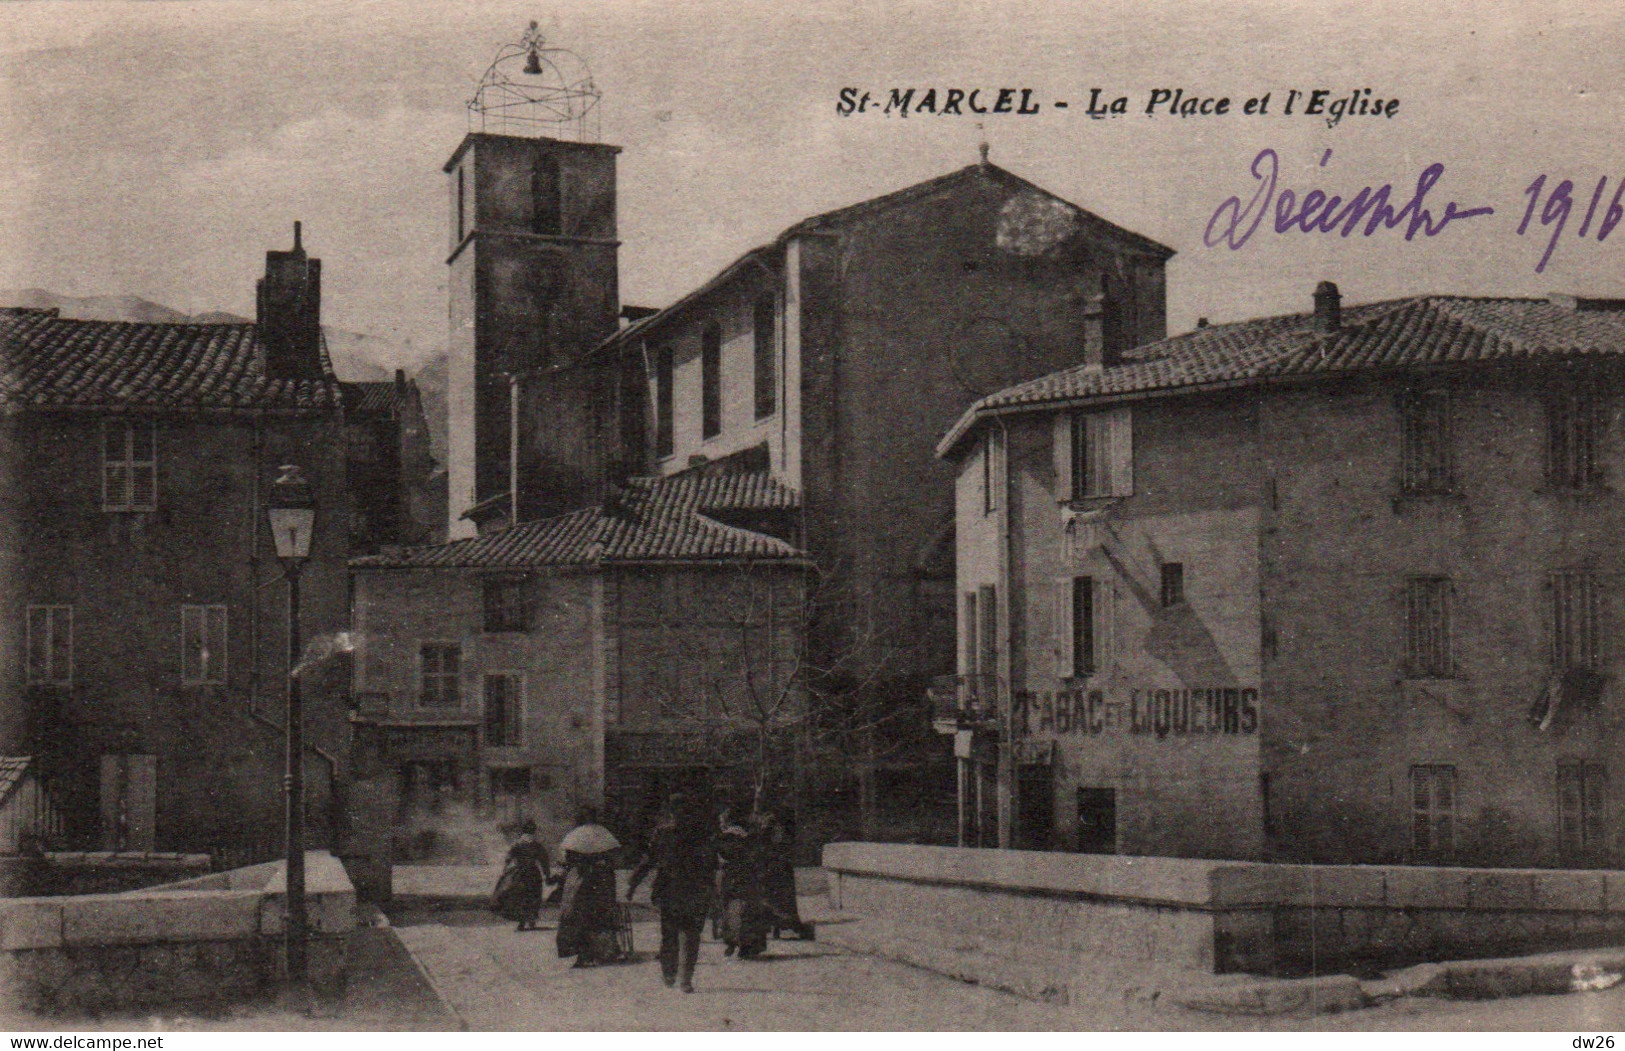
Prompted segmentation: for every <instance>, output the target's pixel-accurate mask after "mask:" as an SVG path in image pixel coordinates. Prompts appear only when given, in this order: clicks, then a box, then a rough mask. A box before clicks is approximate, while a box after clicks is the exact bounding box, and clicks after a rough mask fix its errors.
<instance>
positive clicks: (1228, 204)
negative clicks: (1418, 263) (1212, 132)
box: [1202, 149, 1495, 250]
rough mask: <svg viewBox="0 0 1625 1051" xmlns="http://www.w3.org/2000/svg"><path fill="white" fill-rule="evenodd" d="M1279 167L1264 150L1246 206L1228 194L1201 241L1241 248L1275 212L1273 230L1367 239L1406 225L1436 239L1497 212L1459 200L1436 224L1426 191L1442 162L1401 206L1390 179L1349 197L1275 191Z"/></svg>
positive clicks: (1411, 232)
mask: <svg viewBox="0 0 1625 1051" xmlns="http://www.w3.org/2000/svg"><path fill="white" fill-rule="evenodd" d="M1331 156H1332V151H1331V150H1327V151H1326V152H1325V154H1323V155H1322V156H1321V158H1320V166H1321V167H1323V168H1324V167H1325V166H1326V163H1327V162H1328V161H1330V160H1331ZM1280 167H1281V159H1280V157H1279V156H1278V155H1277V154H1276V152H1275V151H1274V150H1272V149H1263V150H1260V151H1259V152H1258V155H1257V156H1256V157H1254V158H1253V163H1252V166H1251V168H1250V171H1251V173H1252V176H1253V178H1254V179H1255V180H1257V182H1258V188H1257V190H1256V191H1254V193H1253V195H1252V198H1251V199H1250V200H1248V201H1247V202H1246V203H1245V204H1243V203H1242V200H1241V198H1240V197H1239V196H1236V197H1228V198H1226V199H1225V200H1224V201H1223V202H1222V203H1221V204H1220V205H1219V207H1218V208H1216V209H1214V211H1213V216H1212V218H1210V219H1209V220H1208V223H1207V231H1206V232H1205V233H1204V234H1203V236H1202V241H1203V243H1204V244H1206V245H1207V246H1208V247H1209V248H1212V247H1214V246H1216V245H1219V244H1224V245H1227V246H1228V247H1229V248H1231V249H1232V250H1236V249H1240V248H1241V247H1242V246H1243V245H1245V244H1246V243H1247V242H1248V241H1249V240H1250V239H1251V238H1252V236H1253V234H1254V233H1255V232H1256V231H1257V230H1258V227H1259V224H1260V223H1262V222H1263V221H1264V217H1265V216H1266V215H1268V214H1270V212H1271V211H1273V212H1274V226H1275V232H1276V233H1278V234H1286V233H1291V232H1292V231H1294V230H1297V231H1300V232H1302V233H1306V234H1315V233H1321V234H1329V233H1333V232H1336V233H1338V234H1339V235H1341V236H1343V237H1348V236H1350V235H1351V234H1353V233H1354V231H1355V230H1357V229H1360V230H1361V232H1362V233H1363V234H1364V235H1365V236H1366V237H1370V236H1371V235H1372V234H1375V233H1376V232H1377V231H1378V230H1383V229H1387V230H1392V229H1395V228H1397V227H1400V226H1404V227H1405V240H1407V241H1409V240H1412V239H1414V238H1415V237H1416V235H1417V234H1418V233H1422V234H1425V235H1426V236H1428V237H1437V236H1438V235H1439V234H1440V233H1443V232H1444V229H1445V228H1446V227H1447V226H1449V225H1450V224H1451V223H1453V222H1457V221H1459V220H1462V219H1472V218H1476V217H1477V216H1481V215H1494V214H1495V209H1494V208H1491V207H1489V206H1487V205H1486V206H1484V207H1480V208H1462V207H1461V206H1460V205H1458V204H1457V203H1456V202H1455V201H1450V202H1448V203H1447V204H1445V206H1444V211H1443V213H1442V214H1441V215H1440V216H1439V219H1438V221H1437V222H1435V221H1434V218H1433V212H1432V211H1430V210H1429V209H1428V208H1427V207H1426V201H1427V196H1428V194H1429V193H1430V192H1432V190H1433V188H1434V187H1435V186H1436V185H1438V182H1439V180H1440V179H1441V178H1443V177H1444V165H1443V164H1439V163H1434V164H1430V165H1428V166H1427V167H1426V168H1424V169H1422V172H1421V174H1420V175H1418V176H1417V179H1416V191H1415V192H1414V193H1413V194H1411V197H1410V199H1409V200H1408V201H1406V202H1405V203H1404V204H1403V205H1401V206H1400V207H1399V208H1397V209H1396V208H1395V207H1394V206H1393V204H1392V203H1391V202H1390V197H1392V196H1393V192H1394V187H1393V184H1392V183H1384V184H1383V185H1382V186H1381V187H1380V188H1378V189H1375V190H1373V189H1372V188H1371V187H1369V186H1367V187H1365V188H1363V189H1361V190H1360V191H1359V192H1358V193H1356V194H1355V195H1354V196H1353V197H1352V198H1350V199H1348V200H1347V201H1345V200H1344V199H1343V197H1341V196H1340V195H1337V194H1328V193H1327V192H1326V191H1324V190H1319V189H1311V190H1308V191H1306V192H1303V194H1302V197H1301V199H1300V197H1299V193H1298V192H1296V191H1293V190H1287V189H1283V190H1280V191H1279V192H1277V189H1276V184H1277V182H1278V181H1279V178H1280ZM1362 223H1363V224H1364V228H1363V229H1362V228H1361V224H1362Z"/></svg>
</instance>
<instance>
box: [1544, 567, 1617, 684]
mask: <svg viewBox="0 0 1625 1051" xmlns="http://www.w3.org/2000/svg"><path fill="white" fill-rule="evenodd" d="M1551 588H1552V666H1553V667H1554V668H1556V669H1558V670H1559V671H1565V670H1568V669H1570V668H1590V669H1592V670H1593V671H1595V670H1599V669H1600V668H1601V666H1602V663H1603V660H1604V653H1603V646H1602V638H1603V607H1602V596H1601V594H1600V592H1601V589H1600V588H1599V587H1598V586H1597V578H1596V577H1595V576H1594V575H1593V574H1591V573H1589V572H1585V571H1574V572H1562V573H1553V574H1552V583H1551Z"/></svg>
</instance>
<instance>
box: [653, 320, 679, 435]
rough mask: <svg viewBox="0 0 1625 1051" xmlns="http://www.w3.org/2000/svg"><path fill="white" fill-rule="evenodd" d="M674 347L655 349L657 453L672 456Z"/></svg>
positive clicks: (673, 433) (673, 431)
mask: <svg viewBox="0 0 1625 1051" xmlns="http://www.w3.org/2000/svg"><path fill="white" fill-rule="evenodd" d="M672 379H673V376H672V349H671V348H670V347H661V348H659V349H658V350H656V351H655V455H656V456H670V455H671V454H672V449H673V448H674V435H675V433H676V432H675V430H674V429H673V426H672V424H673V421H672V410H673V407H674V398H673V392H672Z"/></svg>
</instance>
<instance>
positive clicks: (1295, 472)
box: [939, 283, 1625, 867]
mask: <svg viewBox="0 0 1625 1051" xmlns="http://www.w3.org/2000/svg"><path fill="white" fill-rule="evenodd" d="M1622 380H1625V301H1614V300H1588V299H1583V298H1574V297H1564V296H1553V297H1551V298H1550V299H1549V300H1522V299H1468V298H1458V297H1446V296H1421V297H1415V298H1410V299H1401V300H1394V301H1389V302H1381V303H1373V304H1367V305H1361V306H1354V307H1348V308H1345V307H1343V306H1342V305H1341V302H1340V298H1339V294H1338V291H1337V289H1336V287H1335V286H1333V285H1330V284H1329V283H1322V285H1321V286H1320V287H1319V288H1318V289H1317V290H1316V292H1315V296H1314V310H1313V312H1311V313H1308V314H1299V315H1289V316H1284V317H1275V318H1266V319H1260V320H1256V321H1247V322H1242V323H1238V324H1228V325H1215V326H1210V327H1201V328H1198V329H1197V330H1195V331H1193V332H1190V333H1187V334H1185V335H1182V336H1177V337H1174V338H1171V339H1167V340H1164V341H1160V342H1157V343H1152V344H1150V345H1148V346H1144V347H1140V348H1137V349H1134V350H1131V351H1129V352H1127V353H1124V354H1120V355H1119V354H1105V355H1102V356H1101V358H1100V359H1098V360H1092V361H1090V362H1088V363H1086V364H1084V365H1080V366H1077V367H1074V368H1071V369H1068V370H1065V371H1062V372H1058V373H1055V374H1052V375H1049V376H1045V377H1043V378H1041V379H1038V380H1036V381H1033V382H1031V383H1026V384H1021V385H1016V386H1012V387H1009V388H1007V389H1005V390H1002V391H999V392H998V393H996V394H993V395H991V396H989V397H986V398H984V399H982V400H980V401H978V402H977V403H976V404H975V405H974V406H973V407H972V408H971V409H969V410H968V411H967V412H966V413H965V414H964V415H963V416H962V417H961V418H960V420H959V421H958V422H957V423H956V424H955V425H954V427H953V428H952V429H951V430H950V431H949V432H948V434H947V435H946V437H945V438H944V439H943V440H942V442H941V443H940V445H939V450H940V452H941V453H942V454H943V455H944V456H946V457H948V458H950V459H951V460H953V461H954V462H955V463H956V465H957V467H958V470H959V480H958V496H957V519H958V533H957V541H958V547H959V550H958V581H959V583H958V591H959V594H960V625H961V626H960V632H959V638H960V646H959V668H960V672H961V674H962V675H963V676H965V677H966V681H967V682H968V683H977V682H979V683H982V684H984V688H983V689H981V690H979V691H969V690H967V691H966V695H967V704H966V709H967V710H965V711H964V712H962V713H961V717H960V723H959V727H960V728H959V730H958V734H957V737H958V744H959V754H960V755H961V756H962V764H961V768H962V769H961V778H962V808H963V814H964V835H965V839H966V841H967V842H971V843H977V842H981V843H986V844H995V843H996V844H997V845H1000V846H1022V847H1031V848H1036V849H1076V850H1083V851H1099V852H1113V851H1116V852H1121V853H1131V854H1161V855H1176V856H1195V857H1230V858H1263V859H1270V860H1297V861H1316V862H1358V863H1386V862H1408V863H1465V864H1488V865H1539V866H1555V865H1570V866H1592V867H1596V866H1612V865H1615V864H1617V863H1618V861H1619V857H1620V846H1621V840H1620V836H1621V834H1622V832H1625V829H1622V828H1621V823H1620V822H1619V821H1618V819H1617V815H1616V813H1615V811H1616V810H1617V807H1616V806H1615V805H1614V803H1613V802H1612V801H1611V800H1612V798H1613V797H1612V794H1611V793H1612V792H1613V791H1615V790H1612V789H1610V787H1609V777H1610V774H1612V775H1613V776H1618V772H1619V771H1620V770H1621V769H1625V751H1622V748H1625V738H1622V737H1621V735H1620V733H1619V730H1620V723H1621V712H1622V711H1625V709H1622V707H1621V705H1622V696H1621V693H1620V686H1619V671H1620V668H1621V662H1622V661H1625V649H1622V648H1621V646H1620V644H1619V642H1618V637H1619V636H1618V628H1617V625H1616V623H1615V622H1614V621H1613V620H1612V619H1611V614H1610V610H1611V609H1612V608H1613V606H1614V605H1615V604H1616V599H1615V594H1616V592H1617V591H1618V588H1619V582H1620V580H1621V579H1622V577H1621V571H1622V570H1625V560H1622V555H1621V552H1620V549H1619V545H1618V543H1617V542H1616V540H1617V537H1618V536H1619V535H1620V530H1621V527H1622V526H1625V500H1622V498H1621V496H1620V493H1619V479H1620V477H1621V474H1622V472H1625V431H1622V430H1621V426H1620V422H1619V421H1620V406H1621V394H1622V386H1621V384H1622ZM972 701H980V702H983V703H980V704H972V703H970V702H972ZM989 701H991V702H992V703H987V702H989Z"/></svg>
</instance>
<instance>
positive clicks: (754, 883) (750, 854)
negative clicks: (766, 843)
mask: <svg viewBox="0 0 1625 1051" xmlns="http://www.w3.org/2000/svg"><path fill="white" fill-rule="evenodd" d="M729 816H730V815H729V812H728V811H726V810H725V811H723V812H722V816H721V819H720V824H721V831H720V832H719V833H718V834H717V846H716V850H717V857H718V858H719V859H721V862H722V873H721V877H720V879H719V881H718V888H719V897H720V898H721V902H722V941H723V944H724V949H723V955H724V956H732V955H734V954H735V953H737V954H738V957H739V959H741V960H749V959H754V958H755V957H757V956H760V955H761V954H762V953H763V952H764V951H765V950H766V949H767V909H766V907H765V906H764V904H763V901H762V875H763V872H762V863H763V853H762V834H761V829H760V828H758V827H757V826H756V822H755V821H752V822H751V824H750V827H746V826H743V825H736V824H734V823H733V822H732V821H731V820H729Z"/></svg>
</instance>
